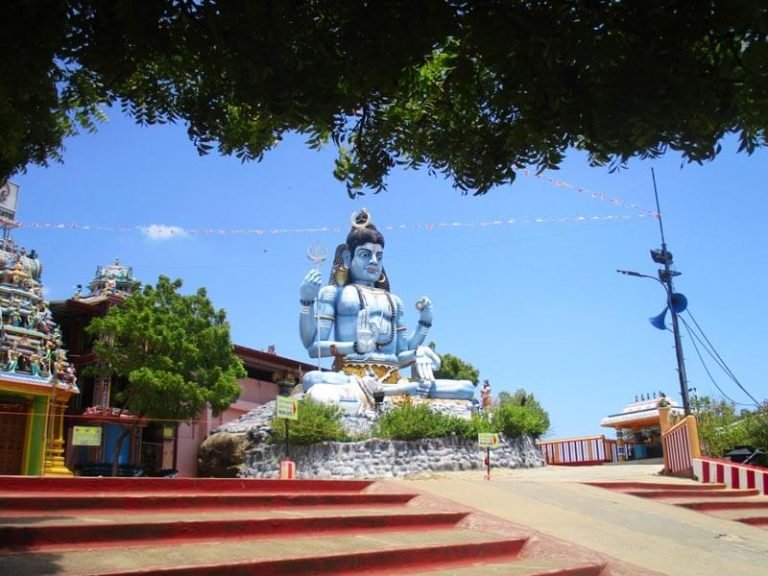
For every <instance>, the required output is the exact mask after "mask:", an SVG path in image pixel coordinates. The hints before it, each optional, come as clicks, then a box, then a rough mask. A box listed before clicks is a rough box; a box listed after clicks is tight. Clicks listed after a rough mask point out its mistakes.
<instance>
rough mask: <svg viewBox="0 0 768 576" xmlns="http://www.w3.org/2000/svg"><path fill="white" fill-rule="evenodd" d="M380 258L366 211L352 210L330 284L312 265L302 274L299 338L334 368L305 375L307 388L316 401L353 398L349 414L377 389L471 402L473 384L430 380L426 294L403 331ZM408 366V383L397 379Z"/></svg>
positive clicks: (435, 364)
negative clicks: (409, 326) (411, 324)
mask: <svg viewBox="0 0 768 576" xmlns="http://www.w3.org/2000/svg"><path fill="white" fill-rule="evenodd" d="M383 258H384V236H383V235H382V233H381V232H380V231H379V230H378V229H377V228H376V227H375V226H374V225H373V222H372V221H371V217H370V214H369V213H368V212H367V211H366V210H365V209H363V210H361V211H360V212H357V213H355V214H353V215H352V228H351V230H350V232H349V235H348V236H347V241H346V244H340V245H339V246H338V247H337V248H336V254H335V258H334V263H333V268H332V270H331V279H330V282H329V283H328V284H327V285H325V286H323V285H322V284H323V281H322V278H321V276H320V272H319V271H318V270H317V269H313V270H310V271H309V273H308V274H307V275H306V276H305V278H304V281H303V282H302V283H301V287H300V289H299V298H300V301H301V314H300V318H299V330H300V334H301V340H302V343H303V344H304V347H305V348H306V349H307V351H308V352H309V355H310V356H311V357H313V358H319V357H328V356H332V357H333V358H334V365H333V371H332V372H323V371H320V370H313V371H311V372H308V373H307V374H305V375H304V378H303V380H302V384H303V387H304V391H305V392H306V393H307V394H308V395H309V396H310V397H312V398H314V399H315V400H318V401H321V402H345V401H346V402H351V403H352V405H353V410H352V412H354V411H355V410H360V409H363V408H365V407H366V405H370V404H371V402H372V399H373V398H374V397H375V395H374V393H375V392H377V391H383V392H384V394H385V396H402V395H406V394H407V395H409V396H412V397H422V398H432V399H447V400H463V401H469V402H471V401H472V399H473V397H474V394H475V388H474V384H473V383H472V382H470V381H469V380H441V379H436V378H435V377H434V371H435V370H439V369H440V357H439V356H438V355H437V354H436V353H435V352H434V351H433V350H432V349H431V348H430V347H429V346H424V345H423V343H424V340H425V339H426V337H427V334H428V333H429V329H430V327H431V326H432V303H431V302H430V300H429V299H428V298H421V299H419V301H418V302H417V303H416V308H417V310H418V311H419V320H418V324H417V326H416V329H415V330H414V331H413V332H412V333H411V334H408V333H407V328H406V325H405V318H404V310H403V303H402V301H401V300H400V298H399V297H398V296H396V295H395V294H393V293H392V292H390V290H389V278H388V277H387V275H386V273H385V271H384V266H383V264H382V260H383ZM408 366H412V367H413V370H412V372H413V374H414V376H415V379H413V380H409V379H407V378H401V377H400V369H401V368H406V367H408ZM347 411H348V412H349V411H350V410H347Z"/></svg>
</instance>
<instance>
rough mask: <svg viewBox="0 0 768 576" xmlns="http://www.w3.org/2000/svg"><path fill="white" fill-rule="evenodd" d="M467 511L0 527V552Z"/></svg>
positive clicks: (433, 517) (431, 524)
mask: <svg viewBox="0 0 768 576" xmlns="http://www.w3.org/2000/svg"><path fill="white" fill-rule="evenodd" d="M467 515H468V512H433V513H425V512H418V511H416V512H398V513H387V514H358V515H338V514H337V515H333V516H315V517H312V516H309V517H307V516H300V517H294V518H281V517H274V516H273V517H267V518H256V519H225V520H211V519H206V520H170V521H167V520H159V521H150V522H147V521H144V522H131V521H129V520H128V521H125V522H117V523H111V524H108V523H105V522H104V521H103V520H102V519H98V518H97V520H98V521H96V522H93V517H92V516H88V519H89V520H91V521H90V522H87V521H81V522H79V523H78V524H77V525H73V524H72V523H60V524H44V525H39V526H34V525H21V526H0V551H14V550H26V551H29V550H35V551H42V550H48V551H50V550H54V549H55V550H62V549H78V548H93V547H95V546H99V547H109V546H125V545H128V546H137V545H158V544H161V543H168V542H171V541H184V542H191V541H204V540H214V539H215V540H221V539H227V538H251V539H253V538H258V537H275V536H279V535H281V534H286V535H291V536H296V535H310V534H321V533H323V534H326V533H345V532H347V533H360V532H362V531H365V532H376V531H381V530H402V529H406V528H407V529H414V530H416V529H418V530H426V529H429V530H445V529H450V528H453V527H454V526H456V524H457V523H458V522H460V521H461V520H463V519H464V518H466V517H467Z"/></svg>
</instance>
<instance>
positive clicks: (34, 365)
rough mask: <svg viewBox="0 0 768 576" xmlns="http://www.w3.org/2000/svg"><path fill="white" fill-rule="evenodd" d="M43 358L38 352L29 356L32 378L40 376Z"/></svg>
mask: <svg viewBox="0 0 768 576" xmlns="http://www.w3.org/2000/svg"><path fill="white" fill-rule="evenodd" d="M41 361H42V357H41V356H40V354H38V353H37V352H33V353H32V354H30V356H29V370H30V372H32V376H40V363H41Z"/></svg>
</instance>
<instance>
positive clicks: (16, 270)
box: [0, 182, 80, 476]
mask: <svg viewBox="0 0 768 576" xmlns="http://www.w3.org/2000/svg"><path fill="white" fill-rule="evenodd" d="M18 194H19V188H18V186H16V185H14V184H12V183H10V182H6V183H5V184H3V185H2V186H0V228H2V240H0V308H1V309H2V310H1V311H0V312H1V313H0V474H13V475H46V476H55V475H71V474H72V472H71V471H70V470H69V469H68V468H67V467H66V466H65V462H64V444H65V441H64V412H65V410H66V409H67V406H68V405H69V402H70V399H71V398H72V397H73V396H77V395H78V394H79V393H80V390H79V388H78V385H77V377H76V375H75V370H74V368H73V366H72V365H71V364H70V363H69V361H68V358H67V351H66V350H65V348H64V347H63V341H62V335H61V331H60V330H59V327H58V326H57V324H56V322H55V321H54V320H53V317H52V315H51V311H50V309H49V305H48V302H46V301H45V299H44V298H43V286H42V284H41V283H40V277H41V274H42V264H41V262H40V260H39V258H38V256H37V254H36V252H35V251H34V250H32V251H30V252H27V251H26V250H25V249H24V248H22V247H20V246H18V245H16V244H15V243H14V242H13V240H12V239H11V230H13V229H14V228H16V227H17V226H18V223H17V222H16V220H15V215H16V202H17V200H18Z"/></svg>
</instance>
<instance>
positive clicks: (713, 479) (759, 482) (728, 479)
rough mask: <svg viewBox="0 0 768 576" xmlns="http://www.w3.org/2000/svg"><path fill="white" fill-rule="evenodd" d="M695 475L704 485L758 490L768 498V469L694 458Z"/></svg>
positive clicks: (714, 459)
mask: <svg viewBox="0 0 768 576" xmlns="http://www.w3.org/2000/svg"><path fill="white" fill-rule="evenodd" d="M693 473H694V475H695V478H696V480H698V481H699V482H702V483H704V484H725V485H726V486H728V488H747V489H755V488H756V489H757V490H759V491H760V493H761V494H763V495H764V496H768V468H761V467H759V466H752V465H750V464H739V463H736V462H731V461H729V460H721V459H719V458H694V459H693Z"/></svg>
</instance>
